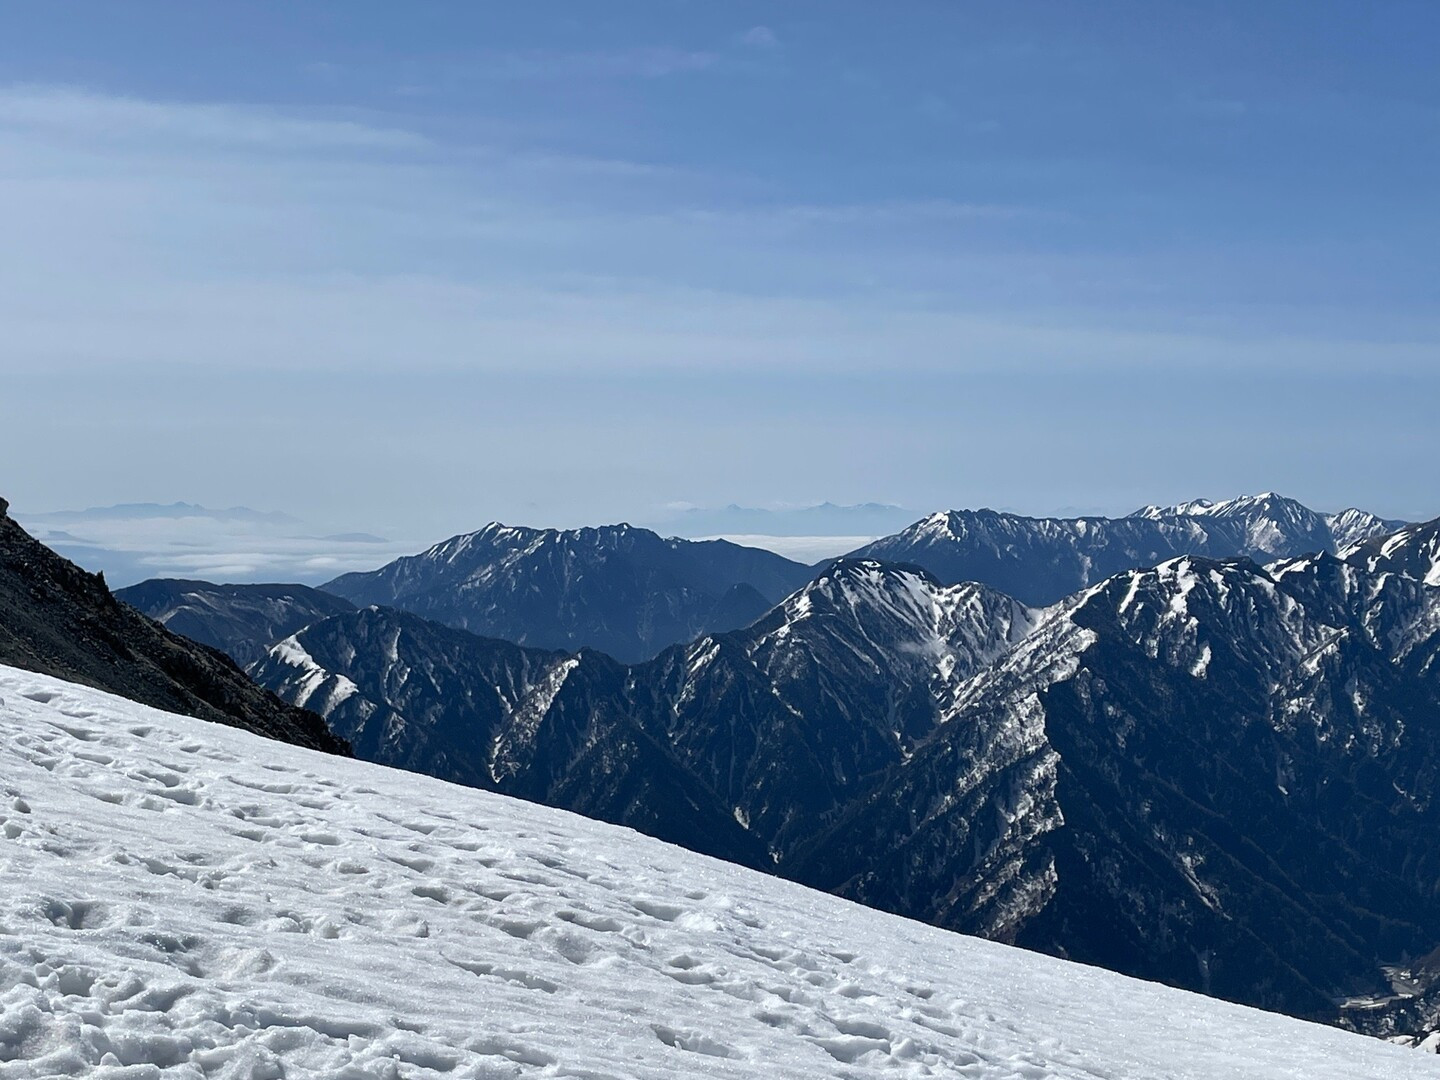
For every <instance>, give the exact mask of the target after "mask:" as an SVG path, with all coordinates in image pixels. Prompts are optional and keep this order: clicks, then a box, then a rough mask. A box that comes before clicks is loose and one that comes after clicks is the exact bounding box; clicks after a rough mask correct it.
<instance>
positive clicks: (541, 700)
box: [252, 555, 1440, 1019]
mask: <svg viewBox="0 0 1440 1080" xmlns="http://www.w3.org/2000/svg"><path fill="white" fill-rule="evenodd" d="M1437 652H1440V590H1437V589H1434V588H1430V587H1427V586H1426V585H1424V584H1423V583H1422V582H1421V581H1418V580H1414V579H1411V578H1407V577H1404V576H1401V575H1396V574H1376V573H1372V572H1370V571H1368V570H1366V569H1365V568H1363V567H1358V566H1354V565H1349V564H1346V563H1342V562H1340V561H1339V560H1337V559H1335V558H1333V557H1331V556H1328V555H1322V556H1315V557H1309V558H1302V559H1294V560H1283V561H1279V562H1275V563H1272V564H1271V565H1270V566H1269V567H1266V568H1262V567H1261V566H1259V565H1257V564H1255V563H1253V562H1250V561H1248V560H1226V561H1217V560H1208V559H1200V558H1184V559H1178V560H1171V561H1169V562H1167V563H1164V564H1162V565H1160V566H1159V567H1157V568H1153V569H1146V570H1136V571H1126V572H1123V573H1120V574H1118V575H1115V576H1113V577H1112V578H1110V579H1108V580H1106V581H1104V582H1102V583H1100V584H1098V585H1096V586H1094V587H1091V588H1090V589H1087V590H1084V591H1082V592H1080V593H1078V594H1076V595H1074V596H1072V597H1070V598H1068V599H1066V600H1065V601H1064V602H1062V603H1060V604H1057V605H1054V606H1052V607H1050V608H1047V609H1044V610H1037V609H1033V608H1029V607H1026V606H1025V605H1022V604H1020V603H1018V602H1017V601H1014V600H1012V599H1010V598H1009V597H1006V596H1004V595H1003V594H1000V593H997V592H995V591H994V590H992V589H989V588H987V587H984V586H979V585H974V584H967V585H958V586H946V585H942V584H941V583H940V582H939V581H937V580H936V579H935V578H934V577H932V576H931V575H929V574H927V573H926V572H924V571H922V570H920V569H918V568H916V567H906V566H895V565H890V564H884V563H880V562H877V561H874V560H853V559H846V560H840V561H838V562H837V563H835V564H833V565H832V566H830V567H828V568H827V569H826V570H825V571H824V572H823V573H822V574H821V575H820V576H819V577H818V578H817V579H816V580H815V581H813V582H811V583H809V584H807V585H806V586H805V587H804V588H802V589H801V590H799V591H798V592H796V593H795V594H793V595H792V596H790V597H789V598H787V599H786V600H785V601H784V602H783V603H781V604H780V605H778V606H777V607H776V608H775V609H773V610H772V611H771V612H770V613H769V614H767V615H766V616H765V617H764V618H762V619H760V620H758V621H757V622H755V623H754V624H752V625H751V626H749V627H746V628H745V629H743V630H738V631H732V632H729V633H722V634H711V635H707V636H705V637H702V638H701V639H699V640H697V641H695V642H693V643H690V644H687V645H680V646H676V647H673V648H671V649H668V650H666V651H665V652H663V653H662V654H661V655H659V656H658V657H656V658H655V659H654V660H651V661H649V662H646V663H641V664H635V665H629V666H626V665H622V664H619V663H617V662H615V661H613V660H611V659H610V658H608V657H604V656H601V655H599V654H597V653H594V652H590V651H582V652H580V653H578V654H564V653H552V652H545V651H541V650H535V649H528V648H523V647H517V646H514V645H509V644H505V643H503V642H495V641H482V640H480V639H476V638H474V637H471V636H469V635H466V634H462V633H458V632H456V631H454V630H450V629H446V628H443V627H439V626H436V625H434V624H431V623H427V622H425V621H423V620H420V619H416V618H413V617H410V616H405V615H401V614H399V613H395V612H386V611H360V612H352V613H348V614H343V615H339V616H336V617H333V618H331V619H328V620H325V621H323V622H321V623H319V624H316V625H315V626H312V627H310V628H308V629H306V630H304V631H301V632H299V633H298V634H296V635H295V636H294V637H293V638H291V639H289V640H287V641H284V642H281V643H280V644H278V645H277V646H275V647H274V648H273V649H272V650H271V651H270V653H269V655H268V656H267V658H266V659H265V660H264V661H263V662H262V663H261V664H259V665H256V666H255V667H254V668H253V669H252V671H253V673H254V674H255V676H256V677H257V678H259V679H260V680H261V681H262V682H263V683H264V684H265V685H267V686H271V687H273V688H275V689H277V690H278V691H279V692H281V693H282V694H283V695H285V696H287V697H289V698H290V699H291V700H295V701H297V702H303V703H305V704H307V705H309V706H310V707H313V708H315V709H317V710H318V711H320V712H322V713H323V714H325V715H326V716H328V717H329V718H330V719H331V722H332V724H334V725H335V726H336V728H337V730H339V731H341V732H342V733H344V734H347V735H349V736H350V737H352V738H354V739H355V742H356V746H357V748H358V749H359V751H360V753H361V754H362V755H364V756H367V757H373V758H375V759H376V760H380V761H387V762H390V763H394V764H403V765H405V766H407V767H410V768H418V769H421V770H423V771H427V772H433V773H435V774H436V775H442V776H448V777H451V778H455V779H461V780H463V781H464V782H466V783H472V784H475V785H477V786H481V787H490V788H494V789H497V790H501V791H508V792H511V793H513V794H518V795H523V796H524V797H527V798H533V799H538V800H541V801H545V802H550V803H553V804H555V805H559V806H564V807H568V808H571V809H576V810H580V811H581V812H584V813H589V814H592V815H594V816H597V817H602V818H605V819H606V820H611V821H617V822H621V823H625V824H631V825H633V826H635V827H636V828H640V829H643V830H645V831H650V832H654V833H655V834H656V835H661V836H664V837H665V838H667V839H671V840H675V841H677V842H680V843H684V844H686V845H687V846H691V847H695V848H697V849H698V850H702V851H708V852H712V853H716V854H723V855H725V856H726V857H729V858H735V859H737V860H739V861H746V862H750V863H752V864H759V865H768V866H771V867H773V868H775V869H777V870H778V871H779V872H781V873H784V874H787V875H789V876H793V877H796V878H798V879H800V880H803V881H805V882H807V883H810V884H815V885H818V886H821V887H824V888H827V889H830V890H833V891H835V892H838V893H841V894H842V895H846V896H850V897H852V898H854V899H857V900H861V901H863V902H866V903H870V904H874V905H876V906H879V907H884V908H887V909H890V910H894V911H897V912H901V913H903V914H906V915H910V916H913V917H916V918H920V919H924V920H926V921H930V922H933V923H936V924H939V925H942V926H947V927H950V928H953V929H957V930H963V931H967V932H972V933H978V934H983V935H985V936H988V937H992V938H997V939H1001V940H1006V941H1013V942H1017V943H1019V944H1022V945H1026V946H1029V947H1032V948H1036V949H1040V950H1043V951H1047V952H1052V953H1056V954H1060V955H1065V956H1071V957H1074V958H1077V959H1081V960H1085V961H1087V962H1090V963H1096V964H1101V965H1104V966H1107V967H1111V968H1114V969H1116V970H1120V971H1126V972H1129V973H1132V974H1136V975H1141V976H1143V977H1146V978H1152V979H1158V980H1161V981H1165V982H1169V983H1172V984H1176V985H1180V986H1186V987H1191V988H1195V989H1200V990H1205V991H1208V992H1211V993H1215V994H1219V995H1222V996H1225V997H1230V998H1235V999H1239V1000H1244V1001H1249V1002H1253V1003H1258V1004H1264V1005H1267V1006H1270V1007H1275V1008H1280V1009H1283V1010H1286V1011H1290V1012H1297V1013H1303V1014H1307V1015H1316V1016H1325V1017H1328V1018H1332V1019H1333V1018H1334V1016H1335V1008H1334V1004H1333V1002H1334V999H1335V998H1337V997H1339V996H1342V995H1346V994H1367V993H1382V992H1384V991H1385V989H1386V986H1385V982H1384V979H1383V977H1382V974H1381V966H1382V964H1384V963H1388V962H1393V961H1395V960H1397V959H1398V958H1402V957H1404V956H1406V955H1409V956H1420V955H1423V954H1425V953H1428V952H1430V951H1431V950H1432V949H1433V948H1435V946H1436V945H1437V944H1440V900H1437V898H1436V896H1435V895H1434V890H1433V888H1432V886H1433V882H1434V881H1435V880H1437V879H1440V858H1437V857H1436V856H1435V855H1433V854H1432V848H1433V844H1431V842H1430V840H1429V838H1430V837H1433V835H1435V831H1436V829H1437V827H1440V806H1437V804H1436V803H1434V801H1433V800H1432V799H1431V798H1430V796H1429V794H1428V793H1430V792H1433V791H1434V790H1435V788H1436V785H1437V783H1440V730H1437V728H1440V659H1437V655H1436V654H1437Z"/></svg>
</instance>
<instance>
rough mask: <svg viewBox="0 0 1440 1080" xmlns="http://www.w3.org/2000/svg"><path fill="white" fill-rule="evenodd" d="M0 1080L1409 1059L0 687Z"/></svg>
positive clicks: (131, 710) (580, 825)
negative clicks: (31, 1079) (20, 1079)
mask: <svg viewBox="0 0 1440 1080" xmlns="http://www.w3.org/2000/svg"><path fill="white" fill-rule="evenodd" d="M0 699H3V704H0V882H3V884H4V888H3V890H0V1078H6V1080H8V1078H16V1077H42V1076H44V1077H52V1076H68V1075H81V1074H83V1075H87V1076H96V1077H101V1078H107V1080H121V1078H124V1080H149V1078H160V1077H190V1078H200V1077H220V1078H236V1080H239V1078H245V1080H251V1078H256V1080H268V1078H275V1077H288V1078H296V1077H330V1078H337V1080H347V1078H349V1080H354V1078H360V1077H392V1078H399V1077H441V1076H445V1077H469V1078H481V1077H485V1078H500V1077H506V1078H513V1077H531V1076H534V1077H577V1078H578V1077H585V1078H590V1080H604V1078H622V1077H626V1078H628V1077H644V1078H661V1077H664V1078H671V1077H689V1076H705V1077H780V1078H784V1077H850V1078H863V1077H871V1076H896V1077H967V1078H976V1080H1001V1078H1005V1080H1014V1078H1024V1080H1045V1078H1050V1077H1057V1078H1058V1077H1064V1078H1074V1080H1082V1078H1083V1080H1101V1078H1104V1080H1122V1078H1135V1080H1182V1078H1185V1080H1188V1078H1205V1080H1218V1078H1222V1077H1223V1078H1227V1080H1230V1078H1234V1080H1240V1078H1259V1077H1264V1078H1268V1080H1284V1078H1297V1080H1298V1078H1304V1080H1366V1078H1375V1080H1381V1078H1384V1080H1406V1078H1410V1077H1434V1076H1440V1061H1437V1059H1436V1058H1435V1057H1433V1056H1430V1055H1425V1054H1421V1053H1419V1052H1416V1051H1413V1050H1408V1049H1404V1048H1401V1047H1396V1046H1391V1045H1388V1044H1385V1043H1382V1042H1380V1041H1377V1040H1370V1039H1366V1038H1362V1037H1360V1036H1356V1035H1349V1034H1346V1033H1344V1032H1341V1031H1338V1030H1334V1029H1331V1028H1326V1027H1321V1026H1317V1025H1313V1024H1307V1023H1303V1022H1301V1021H1298V1020H1292V1019H1288V1018H1285V1017H1280V1016H1274V1015H1270V1014H1267V1013H1262V1012H1258V1011H1255V1010H1252V1009H1245V1008H1241V1007H1239V1006H1234V1005H1228V1004H1225V1003H1222V1002H1218V1001H1214V1000H1211V999H1207V998H1204V997H1200V996H1197V995H1193V994H1188V993H1184V992H1181V991H1177V990H1171V989H1167V988H1164V987H1160V986H1155V985H1151V984H1147V983H1142V982H1138V981H1135V980H1132V979H1127V978H1123V977H1121V976H1118V975H1114V974H1111V973H1109V972H1104V971H1100V970H1098V969H1094V968H1087V967H1082V966H1080V965H1076V964H1071V963H1067V962H1064V961H1060V960H1054V959H1051V958H1048V957H1043V956H1038V955H1035V954H1031V953H1026V952H1022V951H1020V950H1017V949H1012V948H1008V947H1006V946H1003V945H997V944H993V943H989V942H985V941H980V940H975V939H970V938H965V937H961V936H958V935H955V934H950V933H946V932H944V931H941V930H937V929H934V928H931V927H927V926H924V925H922V924H919V923H915V922H910V921H907V920H904V919H900V918H896V917H893V916H890V915H885V914H882V913H879V912H875V911H871V910H868V909H865V908H862V907H859V906H856V905H854V904H851V903H848V902H846V901H843V900H839V899H836V898H834V897H831V896H828V895H825V894H822V893H817V892H813V891H811V890H808V889H804V888H801V887H799V886H797V885H793V884H790V883H787V882H784V881H780V880H777V879H774V878H769V877H766V876H764V875H761V874H758V873H754V872H751V871H747V870H743V869H740V868H737V867H734V866H730V865H727V864H725V863H721V862H717V861H714V860H711V859H707V858H704V857H702V856H698V855H694V854H691V853H689V852H686V851H683V850H680V849H678V848H674V847H671V846H668V845H666V844H662V843H659V842H658V841H654V840H651V839H648V838H646V837H642V836H639V835H638V834H635V833H633V832H630V831H628V830H625V829H620V828H616V827H613V826H608V825H603V824H599V823H596V822H592V821H588V820H585V819H583V818H579V817H576V816H574V815H571V814H567V813H563V812H560V811H556V810H551V809H547V808H544V807H539V806H534V805H531V804H527V803H523V802H519V801H515V800H511V799H507V798H503V797H501V796H497V795H491V794H487V793H483V792H479V791H474V790H470V789H466V788H460V787H454V786H451V785H448V784H445V783H442V782H440V781H436V780H431V779H428V778H425V777H420V776H416V775H412V774H409V773H404V772H398V771H393V770H389V769H385V768H382V767H380V766H375V765H369V764H364V763H360V762H354V761H346V760H341V759H337V758H333V757H327V756H325V755H322V754H318V753H314V752H311V751H305V750H300V749H296V748H293V747H289V746H285V745H282V744H278V743H273V742H268V741H266V740H263V739H260V738H257V737H255V736H252V735H248V734H246V733H243V732H240V731H236V730H233V729H230V728H224V727H220V726H216V725H210V724H206V723H203V722H201V721H197V720H192V719H187V718H183V717H178V716H173V715H170V714H167V713H163V712H159V711H157V710H154V709H150V708H146V707H144V706H141V705H136V704H134V703H131V702H128V701H125V700H123V699H120V698H116V697H113V696H111V695H108V694H104V693H101V692H99V691H95V690H90V689H87V688H83V687H79V686H75V685H72V684H68V683H64V682H60V681H58V680H55V679H50V678H47V677H44V676H40V675H34V674H30V673H28V672H21V671H17V670H15V669H12V668H4V667H0Z"/></svg>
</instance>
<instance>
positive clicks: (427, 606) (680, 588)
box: [324, 524, 811, 662]
mask: <svg viewBox="0 0 1440 1080" xmlns="http://www.w3.org/2000/svg"><path fill="white" fill-rule="evenodd" d="M810 575H811V571H810V569H809V568H808V567H805V566H803V565H801V564H800V563H795V562H791V561H790V560H789V559H785V558H782V557H781V556H779V555H775V554H773V553H771V552H768V551H761V550H759V549H757V548H745V547H740V546H738V545H736V544H731V543H727V542H725V541H723V540H713V541H704V542H697V541H691V540H677V539H663V538H661V537H660V536H657V535H656V534H655V533H652V532H649V531H648V530H646V529H635V528H631V527H630V526H628V525H613V526H605V527H603V528H598V529H572V530H568V531H559V530H555V529H522V528H511V527H508V526H505V525H499V524H495V525H487V526H486V527H485V528H484V529H481V530H480V531H479V532H475V533H468V534H466V535H464V536H457V537H454V538H453V539H451V540H447V541H446V542H445V543H443V544H437V545H436V546H435V547H433V548H431V549H430V550H428V551H425V552H422V553H421V554H419V555H414V556H409V557H407V558H403V559H397V560H396V561H395V562H393V563H390V564H389V565H388V566H384V567H382V568H381V569H379V570H376V571H373V572H372V573H368V574H346V575H344V576H343V577H339V578H336V579H335V580H334V581H332V582H330V583H329V584H327V585H325V586H324V588H325V590H326V591H327V592H330V593H333V594H334V595H336V596H340V597H343V598H345V599H346V600H349V601H350V602H351V603H353V604H356V605H357V606H365V605H370V604H379V605H382V606H387V607H396V608H400V609H402V610H404V611H410V612H413V613H415V614H417V615H423V616H424V617H425V618H427V619H432V620H434V621H435V622H440V623H444V624H446V625H447V626H455V627H459V628H460V629H464V630H469V631H471V632H472V633H476V634H482V635H485V636H487V637H498V638H503V639H505V640H506V641H514V642H517V643H518V644H522V645H534V646H538V647H540V648H551V649H579V648H593V649H598V650H599V651H601V652H604V653H607V654H609V655H610V656H613V657H615V658H617V659H619V660H621V661H623V662H635V661H640V660H645V659H649V658H650V657H652V656H654V655H655V654H656V653H658V652H660V651H661V650H662V649H664V648H667V647H668V646H670V645H674V644H677V643H679V642H683V641H691V640H693V639H694V638H696V637H699V636H700V635H701V634H705V633H709V632H711V631H723V630H731V629H735V628H738V627H741V626H745V625H747V624H749V623H750V622H753V621H754V620H755V619H757V618H759V617H760V616H761V615H763V614H764V613H765V612H766V611H768V610H769V609H770V607H771V606H772V605H773V604H775V602H776V601H778V600H780V599H781V598H782V597H784V596H785V595H787V594H788V593H790V592H791V591H792V590H794V589H796V588H798V587H799V586H800V585H801V584H803V583H804V582H805V581H806V580H807V579H808V578H809V577H810Z"/></svg>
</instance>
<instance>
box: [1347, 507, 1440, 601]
mask: <svg viewBox="0 0 1440 1080" xmlns="http://www.w3.org/2000/svg"><path fill="white" fill-rule="evenodd" d="M1341 554H1342V557H1343V558H1344V559H1345V560H1346V561H1347V562H1350V563H1353V564H1355V565H1356V566H1364V567H1366V568H1368V569H1370V570H1388V571H1390V572H1391V573H1396V574H1405V575H1406V576H1408V577H1413V578H1416V579H1418V580H1420V581H1423V582H1425V583H1426V584H1428V585H1440V518H1436V519H1435V520H1434V521H1425V522H1421V523H1419V524H1416V525H1407V526H1406V527H1405V528H1403V529H1400V530H1398V531H1396V532H1394V533H1391V534H1390V535H1388V536H1377V537H1374V538H1372V539H1369V540H1365V541H1363V542H1361V543H1357V544H1353V545H1351V546H1350V547H1349V548H1347V549H1346V550H1345V551H1344V552H1342V553H1341Z"/></svg>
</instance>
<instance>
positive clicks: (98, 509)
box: [26, 502, 299, 525]
mask: <svg viewBox="0 0 1440 1080" xmlns="http://www.w3.org/2000/svg"><path fill="white" fill-rule="evenodd" d="M177 518H209V519H211V520H213V521H248V522H264V523H266V524H276V525H295V524H298V523H299V519H298V518H295V517H291V516H290V515H289V514H284V513H281V512H279V511H264V510H251V509H250V508H249V507H248V506H232V507H229V508H228V509H225V510H214V509H211V508H210V507H207V506H200V505H198V504H197V503H187V502H173V503H117V504H115V505H114V506H92V507H89V508H88V509H85V510H52V511H49V512H47V513H41V514H27V515H26V520H27V521H43V522H74V521H156V520H164V521H170V520H175V519H177Z"/></svg>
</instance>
